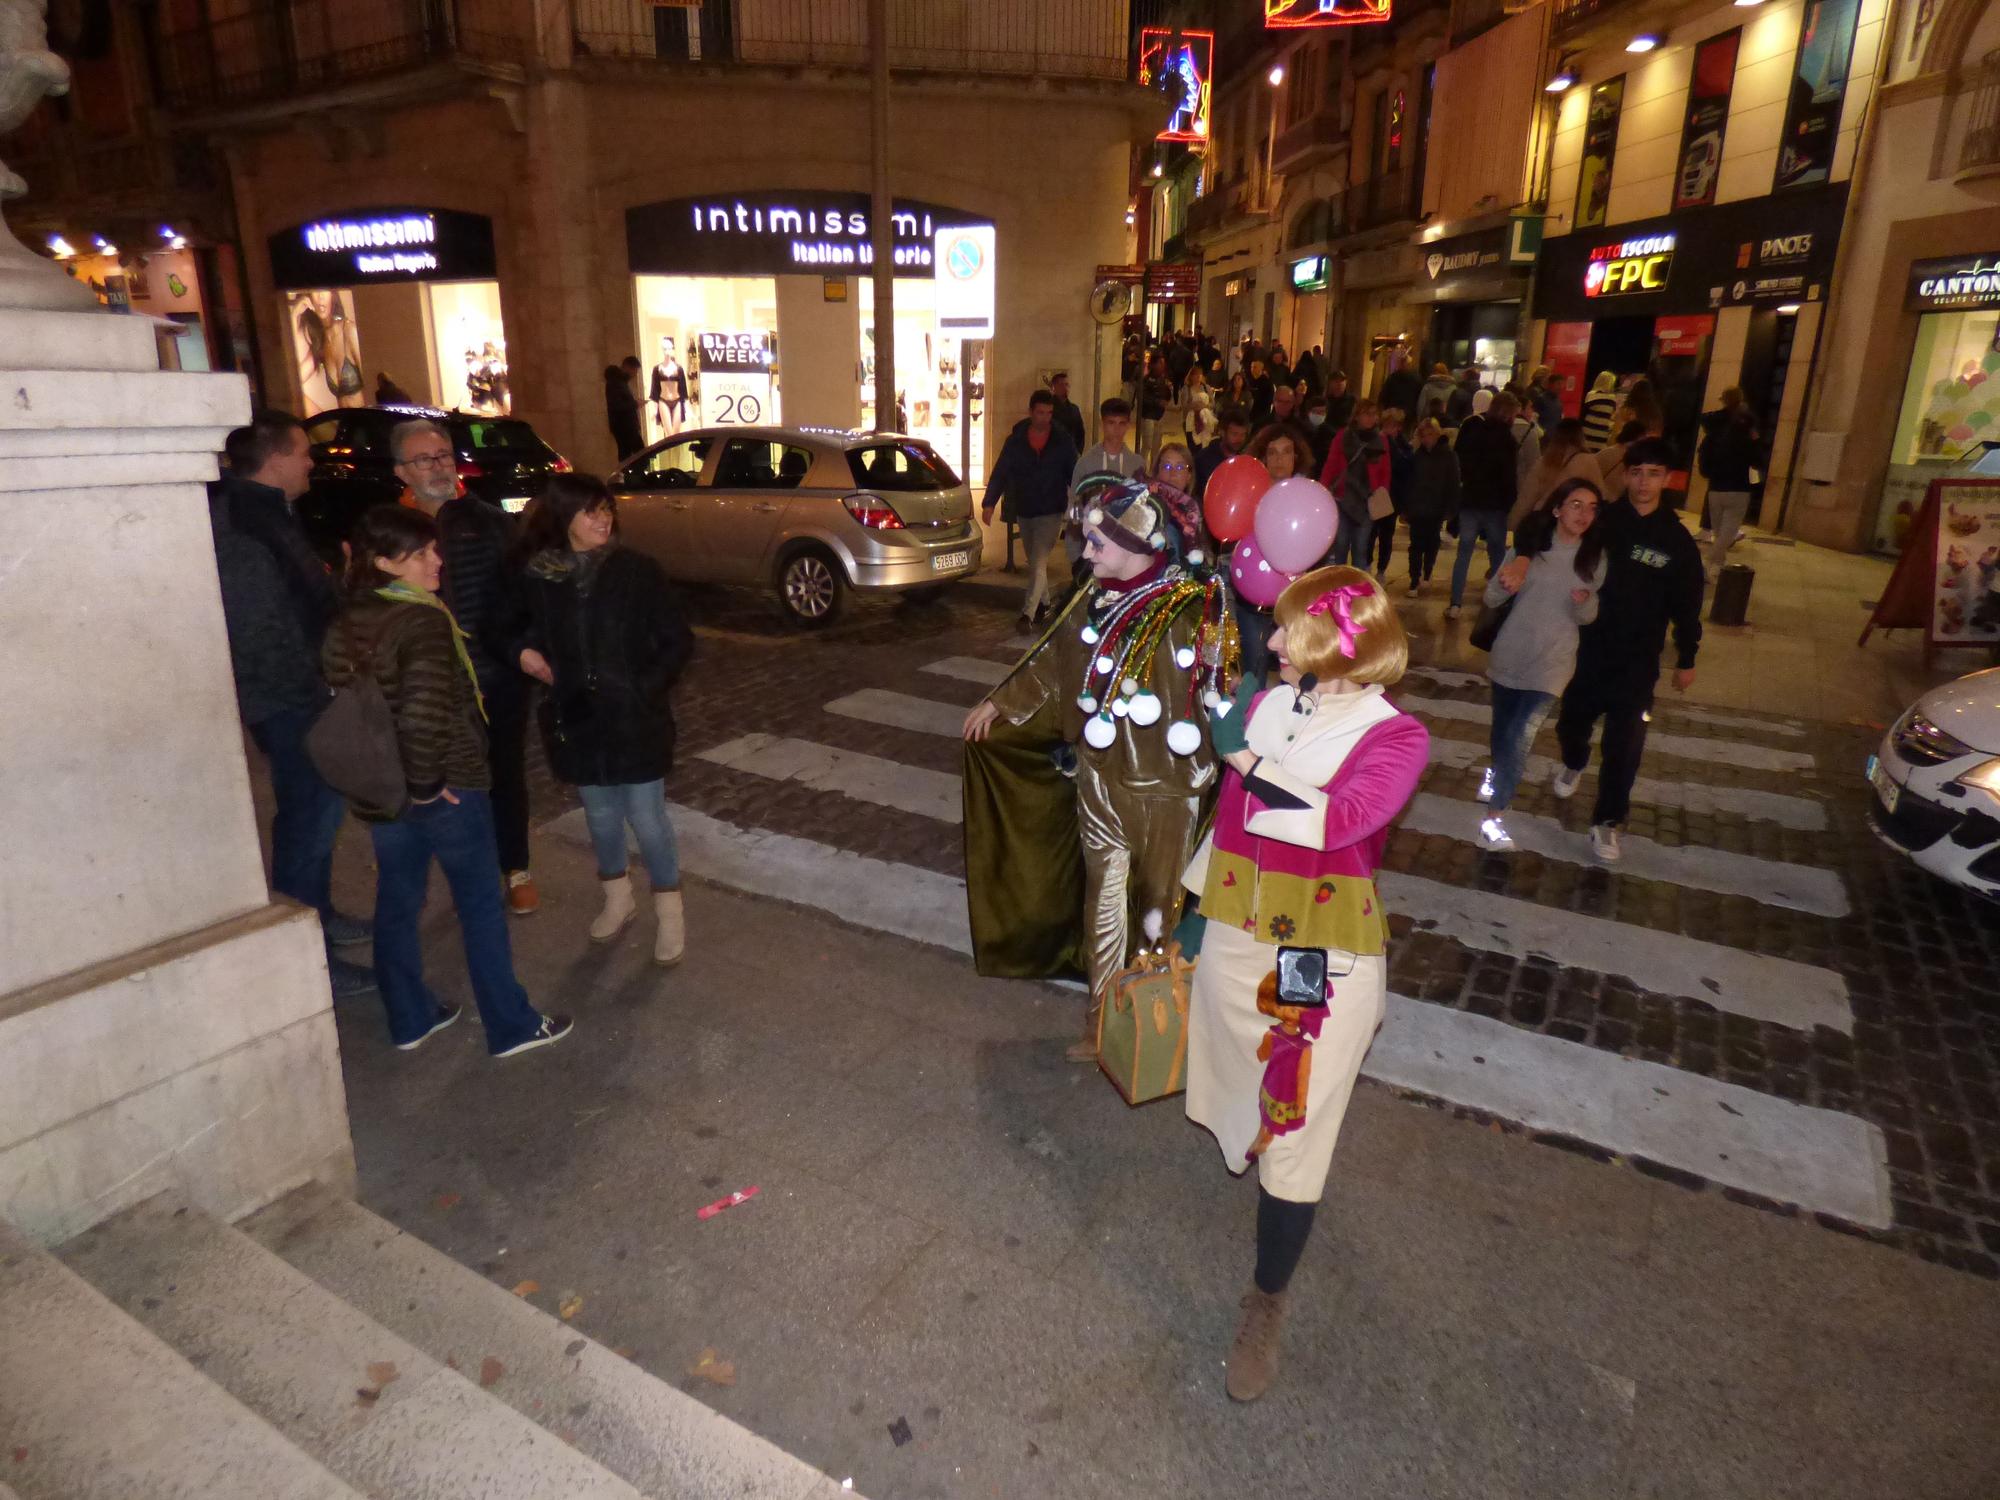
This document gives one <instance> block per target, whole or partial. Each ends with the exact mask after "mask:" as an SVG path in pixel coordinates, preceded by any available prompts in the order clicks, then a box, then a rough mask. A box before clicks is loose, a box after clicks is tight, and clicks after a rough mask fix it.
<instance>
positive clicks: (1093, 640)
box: [1078, 625, 1100, 646]
mask: <svg viewBox="0 0 2000 1500" xmlns="http://www.w3.org/2000/svg"><path fill="white" fill-rule="evenodd" d="M1078 634H1079V635H1081V636H1082V637H1083V643H1084V645H1086V646H1095V645H1096V644H1097V642H1098V640H1099V639H1100V637H1099V636H1098V634H1097V627H1096V626H1095V625H1086V626H1084V627H1083V629H1082V630H1081V631H1079V632H1078Z"/></svg>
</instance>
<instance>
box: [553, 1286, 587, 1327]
mask: <svg viewBox="0 0 2000 1500" xmlns="http://www.w3.org/2000/svg"><path fill="white" fill-rule="evenodd" d="M582 1311H583V1298H582V1296H581V1295H579V1294H578V1293H576V1292H571V1293H570V1294H569V1295H568V1296H567V1297H565V1298H563V1299H562V1301H561V1302H560V1303H559V1304H558V1305H557V1307H556V1312H557V1314H558V1315H559V1316H560V1317H561V1318H562V1320H563V1321H564V1322H565V1323H567V1322H568V1321H569V1320H570V1319H571V1318H573V1317H575V1316H576V1315H577V1314H578V1313H580V1312H582Z"/></svg>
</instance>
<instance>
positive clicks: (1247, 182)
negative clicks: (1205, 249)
mask: <svg viewBox="0 0 2000 1500" xmlns="http://www.w3.org/2000/svg"><path fill="white" fill-rule="evenodd" d="M1264 186H1265V184H1264V175H1263V173H1261V172H1257V173H1253V174H1251V175H1248V176H1243V177H1232V178H1231V179H1229V181H1227V182H1224V183H1219V184H1218V185H1216V186H1215V187H1212V188H1210V189H1209V190H1208V191H1207V192H1205V193H1203V194H1202V195H1201V196H1200V197H1198V198H1196V199H1195V200H1194V202H1192V203H1190V204H1189V205H1188V211H1187V223H1186V224H1185V225H1184V226H1183V227H1182V230H1181V233H1182V234H1183V235H1184V236H1186V238H1187V241H1188V243H1189V244H1196V243H1198V242H1199V241H1200V240H1202V239H1203V238H1204V237H1206V236H1209V235H1213V234H1215V233H1216V232H1217V231H1219V230H1221V229H1224V228H1226V227H1227V226H1229V225H1230V224H1232V223H1234V222H1235V221H1236V220H1239V219H1253V218H1259V217H1261V216H1263V215H1264V214H1266V213H1268V212H1269V211H1270V204H1269V203H1268V202H1267V201H1266V194H1265V192H1264Z"/></svg>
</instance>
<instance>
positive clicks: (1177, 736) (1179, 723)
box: [1084, 719, 1201, 755]
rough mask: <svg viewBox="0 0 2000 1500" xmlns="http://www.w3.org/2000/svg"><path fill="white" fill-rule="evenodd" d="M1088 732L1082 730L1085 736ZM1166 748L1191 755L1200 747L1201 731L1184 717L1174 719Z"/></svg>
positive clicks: (1168, 732)
mask: <svg viewBox="0 0 2000 1500" xmlns="http://www.w3.org/2000/svg"><path fill="white" fill-rule="evenodd" d="M1089 733H1090V731H1089V730H1088V729H1086V730H1085V731H1084V734H1085V736H1086V737H1088V735H1089ZM1167 748H1168V749H1169V750H1171V751H1173V752H1174V754H1176V755H1192V754H1194V753H1195V751H1197V750H1199V749H1200V748H1201V731H1200V730H1199V729H1197V728H1196V727H1195V726H1194V725H1193V724H1191V723H1189V722H1188V721H1187V720H1186V719H1176V720H1175V721H1174V722H1173V723H1172V724H1171V725H1170V726H1169V727H1168V729H1167Z"/></svg>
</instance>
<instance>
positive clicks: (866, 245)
mask: <svg viewBox="0 0 2000 1500" xmlns="http://www.w3.org/2000/svg"><path fill="white" fill-rule="evenodd" d="M990 224H991V221H990V220H987V219H982V218H980V217H979V216H978V215H977V214H968V213H965V212H963V211H961V210H959V209H955V208H945V207H943V206H941V205H939V204H936V203H919V202H916V201H914V200H912V199H907V198H898V199H896V200H895V203H894V207H893V212H892V213H891V216H890V230H891V233H892V235H893V237H894V246H895V250H894V253H895V257H896V274H897V275H898V276H923V277H929V276H930V275H931V274H932V266H931V262H932V258H933V245H934V244H935V242H936V238H937V232H938V231H939V230H940V229H958V228H967V227H988V226H990ZM873 234H874V230H873V228H872V226H871V225H870V223H869V201H868V197H867V195H866V194H863V193H828V192H816V191H809V190H801V191H797V192H785V191H780V192H759V193H717V194H713V195H711V196H707V197H701V198H675V199H671V200H669V201H668V202H665V203H647V204H642V205H641V206H640V207H638V208H628V209H627V210H625V248H626V253H627V255H628V256H629V258H630V261H631V266H632V272H633V274H634V275H637V276H789V275H839V274H841V273H842V272H862V271H872V270H873V269H874V265H875V248H874V242H873Z"/></svg>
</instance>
